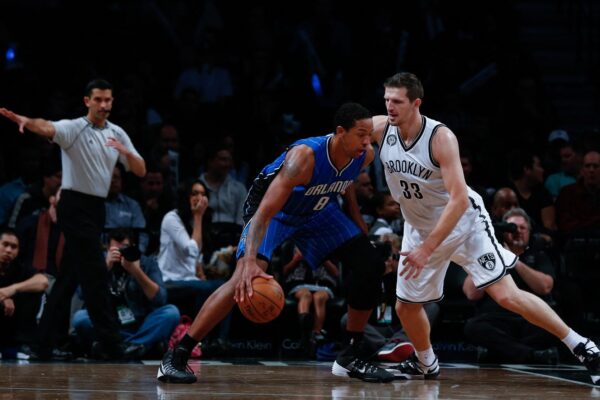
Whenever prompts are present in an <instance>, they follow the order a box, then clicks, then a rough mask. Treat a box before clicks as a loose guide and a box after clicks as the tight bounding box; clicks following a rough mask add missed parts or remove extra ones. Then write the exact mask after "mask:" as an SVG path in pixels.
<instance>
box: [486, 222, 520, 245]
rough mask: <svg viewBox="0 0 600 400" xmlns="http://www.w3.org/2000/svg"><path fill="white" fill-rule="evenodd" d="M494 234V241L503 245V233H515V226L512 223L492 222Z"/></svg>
mask: <svg viewBox="0 0 600 400" xmlns="http://www.w3.org/2000/svg"><path fill="white" fill-rule="evenodd" d="M492 226H493V227H494V232H495V233H496V239H498V241H499V242H500V243H504V234H505V233H515V232H516V231H517V225H515V224H513V223H512V222H492Z"/></svg>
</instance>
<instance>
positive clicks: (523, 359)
mask: <svg viewBox="0 0 600 400" xmlns="http://www.w3.org/2000/svg"><path fill="white" fill-rule="evenodd" d="M503 222H504V223H505V226H506V225H508V224H514V226H515V229H511V231H505V232H504V241H503V243H504V246H505V247H506V248H508V249H509V250H510V251H512V252H513V253H514V254H516V255H517V256H519V260H518V261H517V263H516V265H515V267H514V268H512V269H511V270H510V272H509V274H510V276H511V277H512V279H514V281H515V283H516V284H517V286H518V287H519V288H520V289H522V290H525V291H528V292H531V293H533V294H535V295H537V296H539V297H541V298H542V299H543V300H544V301H546V302H547V303H548V304H549V305H550V306H552V305H553V303H554V301H553V299H552V296H551V292H552V289H553V287H554V267H553V264H552V261H551V259H550V257H549V256H548V254H547V253H546V252H545V251H544V250H543V248H542V246H541V245H539V244H538V245H536V243H540V242H541V241H540V240H536V241H533V240H531V239H532V237H531V220H530V219H529V216H528V215H527V213H526V212H525V211H524V210H523V209H521V208H513V209H511V210H509V211H508V212H507V213H506V214H504V218H503ZM463 292H464V293H465V295H466V296H467V298H468V299H469V300H472V301H477V304H476V313H475V316H474V317H473V318H471V319H469V320H468V321H467V323H466V325H465V336H466V337H467V339H469V340H470V341H471V342H472V343H474V344H477V345H480V346H483V347H486V348H487V349H488V350H489V356H490V357H495V358H496V359H495V360H488V361H500V362H519V363H537V364H554V363H557V362H558V350H557V349H556V347H554V346H555V345H556V343H557V341H556V339H555V338H554V337H553V336H552V335H550V334H549V333H547V332H546V331H544V330H542V329H540V328H538V327H536V326H534V325H532V324H530V323H529V322H527V321H526V320H525V319H524V318H523V317H521V316H520V315H517V314H515V313H512V312H510V311H508V310H506V309H504V308H502V307H500V306H499V305H498V304H497V303H496V302H495V301H494V300H492V298H490V297H489V296H488V295H487V294H486V293H485V291H484V289H478V288H476V287H475V284H474V283H473V280H472V279H471V277H470V276H467V278H466V279H465V281H464V284H463Z"/></svg>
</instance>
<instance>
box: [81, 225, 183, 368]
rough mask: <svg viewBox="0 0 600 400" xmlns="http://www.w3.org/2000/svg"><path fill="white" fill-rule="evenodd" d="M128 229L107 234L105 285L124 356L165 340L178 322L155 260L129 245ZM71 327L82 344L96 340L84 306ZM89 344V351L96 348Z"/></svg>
mask: <svg viewBox="0 0 600 400" xmlns="http://www.w3.org/2000/svg"><path fill="white" fill-rule="evenodd" d="M130 237H131V235H130V233H129V231H127V230H124V229H115V230H113V231H112V232H111V233H110V234H109V244H108V252H107V253H106V266H107V268H108V271H109V279H108V286H109V287H108V289H109V292H110V294H111V300H112V305H113V306H114V307H115V309H116V311H117V315H118V317H119V322H120V326H121V329H120V333H121V337H122V338H123V341H124V342H125V351H124V352H125V357H126V358H141V357H143V356H144V355H145V354H146V353H147V352H148V350H150V349H151V348H152V347H153V346H155V345H157V344H159V343H161V342H166V341H167V340H168V339H169V337H170V336H171V333H172V332H173V329H175V326H176V325H177V323H178V322H179V317H180V316H179V311H178V310H177V308H176V307H175V306H173V305H171V304H166V302H167V291H166V289H165V287H164V284H163V281H162V276H161V273H160V270H159V269H158V266H157V264H156V262H155V261H154V260H153V259H151V258H149V257H145V256H141V255H140V251H139V249H138V248H137V247H135V246H131V242H130ZM73 327H74V328H75V331H76V332H77V334H78V335H79V336H80V338H81V340H82V342H84V344H87V345H89V344H90V343H92V341H93V340H96V339H97V338H96V337H95V334H94V327H93V323H92V320H91V319H90V316H89V314H88V312H87V310H79V311H77V312H76V313H75V315H74V316H73ZM98 350H99V349H98V345H96V344H94V345H93V346H92V354H93V355H95V356H100V357H101V356H102V355H101V354H94V353H97V352H98Z"/></svg>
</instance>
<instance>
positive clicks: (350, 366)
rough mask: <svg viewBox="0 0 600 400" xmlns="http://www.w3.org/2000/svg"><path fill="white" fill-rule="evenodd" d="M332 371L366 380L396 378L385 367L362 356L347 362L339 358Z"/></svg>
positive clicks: (383, 380)
mask: <svg viewBox="0 0 600 400" xmlns="http://www.w3.org/2000/svg"><path fill="white" fill-rule="evenodd" d="M331 373H332V374H334V375H336V376H345V377H350V378H357V379H361V380H363V381H365V382H391V381H393V380H394V375H392V374H391V373H389V372H388V371H386V370H385V369H383V368H379V367H378V366H377V365H375V364H371V363H369V362H367V361H364V360H361V359H360V358H353V359H352V360H349V362H345V363H344V362H343V361H340V358H338V359H337V360H335V361H334V362H333V366H332V367H331Z"/></svg>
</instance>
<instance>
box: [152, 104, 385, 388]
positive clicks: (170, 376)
mask: <svg viewBox="0 0 600 400" xmlns="http://www.w3.org/2000/svg"><path fill="white" fill-rule="evenodd" d="M334 123H335V127H336V128H335V132H334V133H332V134H329V135H326V136H319V137H312V138H308V139H302V140H299V141H297V142H295V143H293V144H292V145H291V146H290V147H289V148H288V149H287V150H286V151H285V152H284V153H283V154H281V155H280V156H279V157H278V158H277V159H276V160H275V161H274V162H272V163H271V164H269V165H267V166H266V167H265V168H264V169H263V170H262V171H261V173H260V174H259V175H258V177H257V178H256V179H255V180H254V183H253V185H252V187H251V188H250V191H249V193H248V197H247V200H246V204H245V207H244V213H245V217H244V219H245V222H246V226H245V227H244V230H243V232H242V237H241V239H240V243H239V245H238V250H237V257H238V262H237V267H236V270H235V272H234V274H233V276H232V277H231V279H230V280H229V281H228V282H226V283H225V284H224V285H222V286H221V287H219V289H217V291H215V292H214V293H213V294H212V295H211V296H210V297H209V298H208V299H207V300H206V302H205V303H204V305H203V306H202V308H201V309H200V311H199V312H198V315H197V316H196V318H195V320H194V322H193V324H192V326H191V327H190V329H189V330H188V332H187V334H186V335H185V336H184V338H183V339H182V340H181V341H180V343H179V344H178V345H177V346H175V348H174V349H173V350H169V351H168V352H167V353H166V354H165V356H164V358H163V360H162V363H161V365H160V367H159V369H158V376H157V378H158V379H159V380H160V381H163V382H173V383H193V382H195V381H196V376H195V374H194V373H193V372H192V371H191V369H190V368H189V366H188V365H187V360H188V358H189V355H190V353H191V350H192V349H193V348H194V347H195V346H196V345H197V344H198V342H199V341H200V340H201V339H202V338H204V337H205V336H206V335H207V334H208V333H209V332H210V331H211V329H213V328H214V327H215V325H216V324H218V323H219V322H220V321H221V320H222V319H223V318H224V317H225V316H226V315H227V314H228V313H229V312H230V311H231V309H232V307H233V306H234V305H235V302H243V301H244V299H245V298H246V295H248V296H252V279H254V278H256V277H258V276H262V277H264V278H267V279H272V276H270V275H267V274H266V273H265V270H266V268H267V264H268V261H269V260H270V259H271V255H272V253H273V250H274V249H275V248H276V247H277V246H279V245H280V244H281V243H282V242H284V241H285V240H287V239H293V240H294V242H295V243H296V245H297V246H298V248H299V249H300V250H301V252H302V254H303V255H304V258H305V260H306V261H307V262H308V263H309V264H310V265H311V266H312V267H313V268H316V267H317V266H318V265H319V264H320V263H321V262H322V261H323V260H324V259H326V258H327V257H328V256H330V255H335V256H336V257H337V258H339V259H340V260H341V261H342V262H343V263H344V267H345V268H349V269H350V270H351V271H352V272H351V275H350V281H349V282H348V293H349V294H348V316H349V318H348V323H347V331H348V333H349V336H350V337H351V343H350V345H349V346H348V347H347V348H346V349H344V350H343V351H341V352H340V354H339V356H338V357H337V359H336V361H335V362H334V364H333V367H332V373H333V374H334V375H338V376H344V377H353V378H358V379H362V380H364V381H368V382H388V381H391V380H392V379H394V375H393V374H392V373H390V372H387V371H386V370H384V369H382V368H379V367H377V366H375V365H373V364H370V363H368V362H366V361H365V360H364V358H365V357H366V356H367V355H366V354H363V348H364V346H363V340H362V339H363V330H364V327H365V325H366V323H367V321H368V319H369V316H370V314H371V310H372V309H373V308H374V307H375V306H376V304H377V300H378V294H379V291H380V287H381V275H382V273H383V269H384V265H383V260H379V258H380V257H378V255H377V254H376V251H375V248H374V247H373V246H372V245H371V243H370V241H369V240H368V239H367V237H366V236H365V233H366V232H367V229H366V226H365V224H364V222H363V221H362V217H361V215H360V211H359V209H358V204H357V201H356V197H355V193H354V189H353V187H352V185H351V184H352V182H353V181H354V179H355V178H356V177H357V176H358V174H359V173H360V171H361V170H362V169H363V168H364V167H366V166H367V165H368V164H369V163H370V162H371V161H372V160H373V158H374V154H373V148H372V147H371V132H372V130H373V122H372V119H371V114H370V112H369V111H368V110H367V109H365V108H364V107H362V106H361V105H359V104H356V103H347V104H344V105H342V106H341V107H340V108H339V109H338V110H337V112H336V114H335V118H334ZM339 195H341V196H343V197H344V200H345V203H346V204H347V205H348V214H349V215H350V217H349V216H348V215H346V214H345V213H344V212H343V211H342V209H341V208H340V206H339V203H338V199H337V198H338V196H339ZM377 260H379V261H377Z"/></svg>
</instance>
